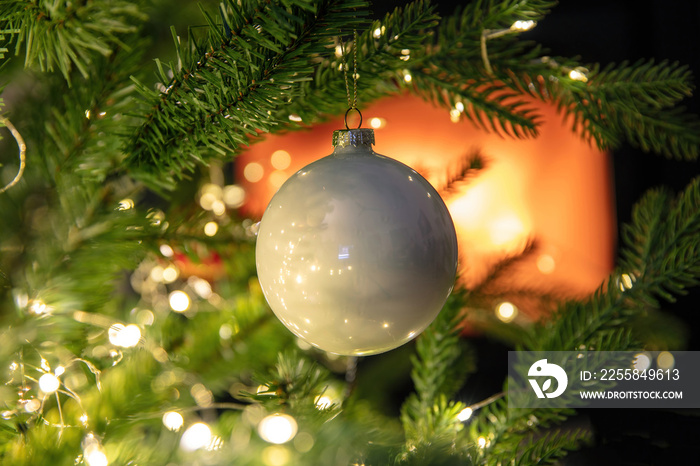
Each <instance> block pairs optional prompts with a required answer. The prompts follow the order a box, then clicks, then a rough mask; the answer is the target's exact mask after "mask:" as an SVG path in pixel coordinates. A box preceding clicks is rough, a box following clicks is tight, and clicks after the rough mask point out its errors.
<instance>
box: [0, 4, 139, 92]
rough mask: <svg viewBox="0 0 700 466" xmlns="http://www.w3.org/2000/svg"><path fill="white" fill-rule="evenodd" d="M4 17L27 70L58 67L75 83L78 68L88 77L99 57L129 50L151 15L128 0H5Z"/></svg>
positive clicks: (0, 8)
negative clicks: (128, 37) (127, 42)
mask: <svg viewBox="0 0 700 466" xmlns="http://www.w3.org/2000/svg"><path fill="white" fill-rule="evenodd" d="M0 18H2V19H3V27H4V28H5V29H3V31H2V32H3V33H4V34H7V36H5V40H7V41H8V44H9V42H12V41H14V43H15V44H14V45H15V55H18V54H19V53H20V51H21V50H22V49H24V54H25V57H24V63H25V66H28V67H33V66H38V67H39V69H40V70H41V71H53V70H54V69H55V68H58V70H59V71H60V72H61V74H62V75H63V77H64V78H65V79H66V81H68V82H69V83H70V82H71V81H72V78H71V71H72V70H73V68H74V67H75V69H77V70H78V71H79V72H80V74H81V75H82V76H83V77H84V78H88V77H89V76H90V71H89V64H90V63H91V62H92V60H93V58H94V55H95V54H101V55H104V56H108V55H111V54H112V52H113V49H114V47H115V46H116V45H121V46H124V42H123V41H122V38H123V35H124V34H128V33H134V32H136V31H137V30H138V27H137V26H136V25H135V24H134V22H135V21H143V20H145V19H146V15H144V14H143V13H142V12H141V11H140V9H139V7H138V5H137V4H135V3H134V2H128V1H113V0H110V1H106V0H97V1H88V2H56V1H50V0H40V1H17V0H3V1H2V2H0ZM1 39H2V37H1V36H0V40H1ZM3 50H5V51H7V48H3ZM0 58H1V57H0Z"/></svg>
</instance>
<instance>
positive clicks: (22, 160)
mask: <svg viewBox="0 0 700 466" xmlns="http://www.w3.org/2000/svg"><path fill="white" fill-rule="evenodd" d="M0 124H2V125H5V126H6V127H7V129H9V130H10V133H12V137H14V138H15V141H17V147H19V170H18V171H17V175H15V178H14V179H13V180H12V181H10V182H9V183H8V184H7V185H6V186H4V187H2V188H0V194H2V193H4V192H5V191H7V190H8V189H10V188H11V187H13V186H14V185H16V184H17V183H18V182H19V180H21V179H22V175H23V174H24V167H25V165H26V163H27V158H26V157H27V156H26V154H27V145H26V144H25V143H24V139H23V138H22V135H21V134H19V131H17V128H15V126H14V125H13V124H12V123H10V120H8V119H7V118H5V117H3V116H0Z"/></svg>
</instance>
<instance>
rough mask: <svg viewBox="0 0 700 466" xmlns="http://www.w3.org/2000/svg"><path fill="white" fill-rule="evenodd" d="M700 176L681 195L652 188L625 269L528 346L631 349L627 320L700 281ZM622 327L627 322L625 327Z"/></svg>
mask: <svg viewBox="0 0 700 466" xmlns="http://www.w3.org/2000/svg"><path fill="white" fill-rule="evenodd" d="M698 206H700V178H696V179H695V180H694V181H693V182H691V183H690V184H689V185H688V186H687V187H686V189H685V190H684V191H683V193H681V194H680V195H679V196H678V197H677V198H676V199H675V200H672V199H671V198H670V196H669V195H668V194H666V193H664V192H663V191H658V190H657V191H651V192H649V194H647V195H646V196H645V197H644V198H643V199H642V200H641V201H640V202H639V203H638V204H637V205H636V206H635V208H634V211H633V217H632V223H631V224H630V225H628V226H626V227H625V228H624V229H623V238H624V241H625V244H624V250H623V252H622V258H623V259H622V261H621V265H620V268H619V269H618V270H617V271H616V272H614V273H613V275H612V276H611V277H610V279H609V280H608V281H607V284H606V286H605V287H604V288H603V287H601V288H600V289H599V290H598V291H596V293H595V294H594V295H593V296H591V297H590V298H589V299H587V300H585V301H569V302H566V303H565V304H563V305H562V306H561V307H560V309H559V310H558V311H557V313H556V314H555V315H554V316H553V318H552V320H551V321H549V322H547V323H544V324H542V325H541V326H540V327H539V328H538V329H537V330H536V331H535V332H534V333H533V335H532V338H531V339H530V340H529V341H528V343H527V345H526V347H527V348H528V349H532V350H543V351H544V350H557V351H564V350H572V351H573V350H576V349H579V348H589V349H595V350H610V351H611V350H620V351H623V350H628V349H631V348H632V344H633V342H632V340H631V339H630V336H629V331H627V330H625V327H624V324H626V323H628V322H629V321H630V319H631V318H633V317H635V316H637V315H639V313H640V312H643V310H644V308H645V307H646V306H654V307H655V306H657V305H658V303H657V298H658V297H661V298H664V299H666V300H669V301H672V300H673V299H674V295H678V294H682V293H683V292H684V290H685V288H687V287H689V286H694V285H696V284H697V283H700V247H698V241H697V238H698V234H700V208H699V207H698ZM621 326H622V327H621Z"/></svg>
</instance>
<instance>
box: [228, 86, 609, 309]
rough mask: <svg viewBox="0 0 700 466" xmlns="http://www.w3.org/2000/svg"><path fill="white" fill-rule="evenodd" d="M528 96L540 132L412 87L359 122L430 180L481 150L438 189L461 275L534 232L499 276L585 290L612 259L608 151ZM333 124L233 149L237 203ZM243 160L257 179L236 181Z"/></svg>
mask: <svg viewBox="0 0 700 466" xmlns="http://www.w3.org/2000/svg"><path fill="white" fill-rule="evenodd" d="M532 105H533V106H534V107H536V108H537V110H538V111H539V113H540V114H541V115H542V118H541V121H542V124H541V126H540V128H539V131H540V135H539V137H537V138H533V139H513V138H511V137H509V136H500V135H498V134H495V133H487V132H485V131H483V130H480V129H478V128H475V127H474V125H473V124H471V123H470V122H469V121H468V120H466V119H465V117H464V116H463V115H462V111H463V110H464V104H461V105H459V106H457V105H455V108H454V109H453V110H454V113H457V114H458V115H456V116H457V117H458V118H457V119H455V118H454V116H452V117H451V116H450V111H449V109H444V108H437V107H435V106H433V105H431V104H429V103H426V102H425V101H423V100H422V99H420V98H418V97H414V96H407V95H402V96H395V97H389V98H385V99H383V100H380V101H378V102H377V103H375V104H373V105H371V106H368V107H367V108H366V109H363V110H362V113H363V116H364V119H365V121H366V122H368V123H367V125H371V126H375V124H377V126H378V127H377V128H375V136H376V140H377V144H376V146H375V150H376V152H378V153H380V154H384V155H387V156H390V157H393V158H395V159H397V160H400V161H401V162H403V163H405V164H407V165H409V166H411V167H413V168H414V169H416V170H417V171H418V172H420V173H421V174H422V175H423V176H424V177H425V178H426V179H428V181H430V182H431V183H432V184H433V185H434V186H435V187H436V188H438V189H439V188H440V187H441V186H442V185H443V184H444V182H445V179H446V174H447V173H448V171H449V170H448V167H454V166H458V165H460V164H461V161H462V160H463V159H464V157H465V156H467V155H469V154H471V153H474V152H475V151H477V152H479V153H480V154H481V155H482V158H483V160H484V165H485V167H484V168H483V169H481V170H480V171H479V172H477V174H475V175H474V176H473V177H470V178H469V179H468V180H466V181H465V182H464V183H463V185H462V186H457V189H456V190H453V191H452V192H451V193H449V194H446V195H445V196H444V200H445V203H446V204H447V206H448V208H449V209H450V212H451V213H452V216H453V219H454V222H455V227H456V229H457V235H458V238H459V246H460V256H461V272H462V279H463V280H464V281H465V283H466V284H468V285H469V284H474V283H478V281H479V280H480V279H481V278H482V277H483V276H484V275H485V273H486V272H487V270H488V267H489V265H490V264H493V263H495V262H496V261H497V260H498V259H499V258H502V257H504V256H505V255H508V254H511V255H512V254H517V253H518V252H520V251H522V249H523V248H524V247H525V245H526V244H527V243H528V241H529V240H535V243H536V247H537V250H536V251H535V252H534V253H533V254H531V255H530V256H528V257H527V258H526V259H524V260H523V261H522V263H521V264H519V266H518V268H517V270H516V271H514V272H513V273H512V274H511V276H509V283H508V285H509V287H512V288H518V287H527V288H532V289H541V290H552V289H557V290H559V291H560V292H561V293H562V294H565V295H569V296H576V295H581V294H584V293H589V292H591V291H593V290H594V289H595V288H596V287H597V286H598V285H600V283H601V282H602V281H603V279H604V278H605V277H606V276H607V275H608V273H609V272H610V270H611V268H612V262H613V258H612V255H613V238H614V236H615V234H614V233H615V232H614V228H615V227H614V212H613V209H612V187H611V174H610V172H609V166H608V155H607V154H606V153H603V152H600V151H598V150H597V149H595V148H594V147H592V146H591V145H589V144H588V143H586V142H585V141H583V140H582V139H581V138H580V137H579V136H578V135H576V134H574V132H572V131H571V129H570V122H568V121H566V122H565V121H564V118H563V117H562V116H561V115H558V114H557V112H556V109H555V108H554V107H552V106H548V105H545V104H542V103H540V102H533V103H532ZM453 121H456V122H453ZM372 122H374V123H375V124H372ZM378 122H381V123H382V124H381V125H379V124H378ZM343 127H344V124H343V120H342V115H341V116H340V118H338V119H336V120H335V121H332V122H331V123H327V124H321V125H316V126H314V127H313V128H310V129H309V130H304V131H298V132H292V133H288V134H284V135H272V136H269V137H267V138H266V139H265V140H264V141H262V142H259V143H257V144H255V145H253V146H252V147H251V148H250V149H249V150H248V151H247V152H245V153H244V154H242V155H241V156H240V157H239V159H238V162H237V167H236V170H237V173H236V179H237V180H240V184H241V185H242V186H243V188H244V189H245V190H246V193H247V194H246V202H245V204H244V205H243V207H242V209H241V210H242V212H243V213H244V214H246V215H249V216H251V217H257V218H259V217H261V216H262V213H263V211H264V209H265V207H266V206H267V204H268V202H269V201H270V198H271V197H272V195H273V194H274V191H275V189H276V188H274V187H273V186H277V185H278V184H281V183H280V179H281V177H282V175H283V174H284V176H285V179H286V177H288V176H290V175H291V174H292V173H294V172H295V171H296V170H299V169H300V168H302V167H303V166H305V165H307V164H308V163H310V162H312V161H314V160H316V159H318V158H320V157H323V156H325V155H328V154H330V153H331V152H332V145H331V135H332V132H333V130H335V129H340V128H343ZM279 150H284V151H285V152H286V153H288V154H289V156H290V157H291V161H290V163H289V167H288V168H286V169H284V171H281V170H279V169H278V167H276V166H274V165H273V164H272V162H271V154H273V153H275V152H276V151H279ZM251 163H257V164H259V165H260V167H261V168H262V171H264V173H265V175H264V179H263V181H265V182H255V183H253V182H248V181H246V179H245V178H246V177H245V176H244V169H245V167H247V166H249V164H251ZM276 170H277V171H276ZM271 174H273V175H274V176H271ZM518 306H519V307H520V305H518ZM523 312H526V310H523Z"/></svg>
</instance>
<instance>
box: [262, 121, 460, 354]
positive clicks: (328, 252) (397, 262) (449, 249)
mask: <svg viewBox="0 0 700 466" xmlns="http://www.w3.org/2000/svg"><path fill="white" fill-rule="evenodd" d="M373 143H374V132H373V131H372V130H371V129H351V130H339V131H335V132H334V134H333V145H334V150H333V153H332V154H331V155H329V156H327V157H324V158H322V159H320V160H317V161H316V162H313V163H311V164H309V165H307V166H306V167H304V168H302V169H301V170H299V171H298V172H297V173H295V174H294V175H292V176H291V177H290V178H289V179H288V180H287V181H286V182H285V183H284V184H283V185H282V187H281V188H280V189H279V190H278V191H277V193H276V194H275V195H274V197H273V198H272V200H271V201H270V204H269V205H268V207H267V209H266V210H265V213H264V214H263V217H262V220H261V221H260V226H259V229H258V237H257V244H256V266H257V272H258V279H259V281H260V285H261V287H262V290H263V293H264V295H265V298H266V299H267V302H268V303H269V305H270V307H271V308H272V311H273V312H274V313H275V315H276V316H277V317H278V318H279V319H280V321H282V323H283V324H284V325H285V326H286V327H287V328H288V329H289V330H291V331H292V332H293V333H294V334H295V335H297V336H298V337H300V338H302V339H303V340H305V341H307V342H308V343H310V344H311V345H313V346H316V347H317V348H320V349H322V350H325V351H328V352H330V353H335V354H341V355H369V354H377V353H382V352H385V351H389V350H391V349H394V348H396V347H398V346H400V345H402V344H404V343H406V342H408V341H409V340H411V339H413V338H415V337H416V336H417V335H418V334H420V333H421V332H422V331H423V330H424V329H425V328H426V327H427V326H428V325H429V324H430V323H431V322H432V321H433V319H435V317H436V316H437V315H438V313H439V312H440V309H441V308H442V306H443V305H444V303H445V301H446V300H447V297H448V296H449V294H450V292H451V291H452V287H453V285H454V282H455V275H456V271H457V237H456V234H455V229H454V224H453V223H452V218H451V217H450V214H449V212H448V210H447V207H446V206H445V204H444V202H443V201H442V199H441V198H440V196H439V195H438V193H437V192H436V191H435V189H434V188H433V187H432V186H431V185H430V183H428V182H427V181H426V180H425V179H424V178H423V177H422V176H421V175H419V174H418V173H417V172H416V171H415V170H413V169H411V168H410V167H408V166H406V165H404V164H402V163H400V162H397V161H396V160H394V159H391V158H389V157H385V156H383V155H379V154H377V153H375V152H374V151H373V150H372V144H373Z"/></svg>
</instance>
